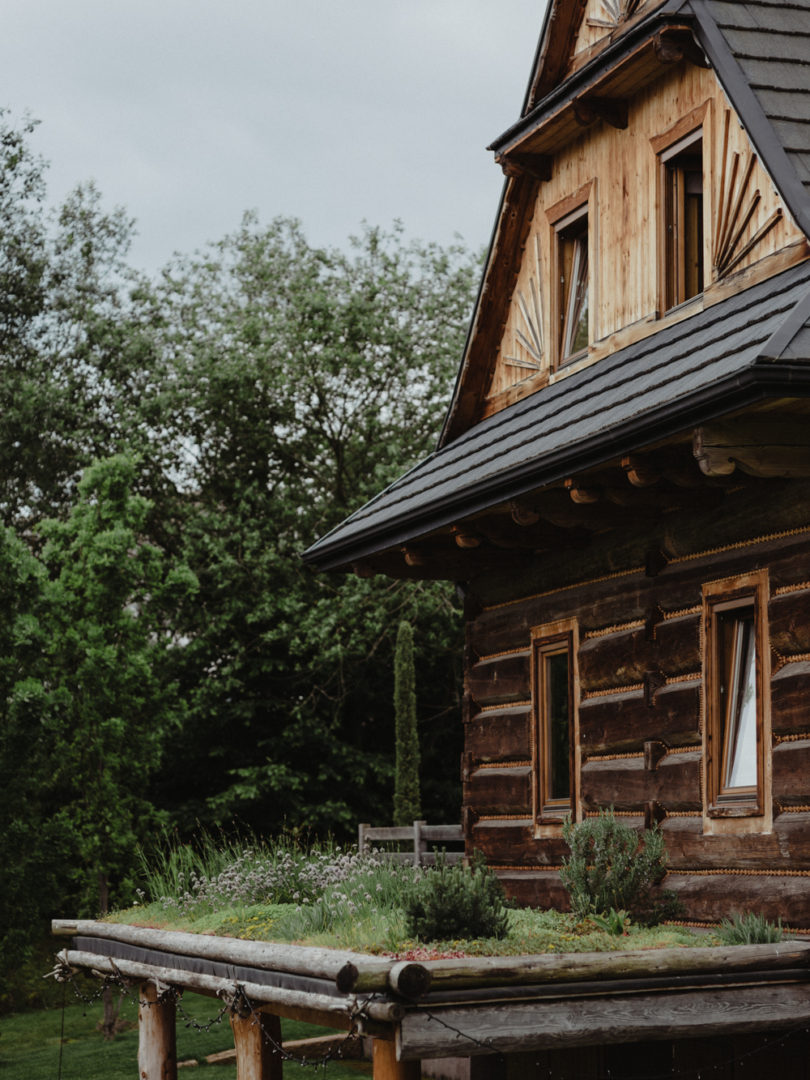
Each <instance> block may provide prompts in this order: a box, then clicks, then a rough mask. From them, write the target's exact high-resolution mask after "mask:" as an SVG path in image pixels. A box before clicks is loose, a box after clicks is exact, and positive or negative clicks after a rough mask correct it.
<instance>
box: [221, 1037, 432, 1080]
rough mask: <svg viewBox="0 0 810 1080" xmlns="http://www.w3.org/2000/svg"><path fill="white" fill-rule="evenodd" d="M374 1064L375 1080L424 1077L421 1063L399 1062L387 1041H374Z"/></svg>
mask: <svg viewBox="0 0 810 1080" xmlns="http://www.w3.org/2000/svg"><path fill="white" fill-rule="evenodd" d="M373 1063H374V1073H373V1076H374V1080H419V1077H420V1076H421V1075H422V1063H421V1061H419V1060H416V1061H397V1049H396V1046H395V1045H394V1043H393V1042H386V1041H385V1039H375V1040H374V1043H373ZM239 1080H242V1078H241V1076H240V1077H239Z"/></svg>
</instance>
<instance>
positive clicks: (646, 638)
mask: <svg viewBox="0 0 810 1080" xmlns="http://www.w3.org/2000/svg"><path fill="white" fill-rule="evenodd" d="M774 532H776V528H774ZM719 546H720V547H721V550H714V551H707V552H705V553H702V552H701V551H700V550H699V548H698V549H697V550H696V554H695V556H694V557H691V556H690V557H677V558H673V559H670V561H669V562H668V563H666V565H664V566H663V569H660V570H659V572H658V573H656V574H655V575H654V576H647V574H646V573H645V570H644V566H643V565H642V563H641V562H639V563H638V564H636V565H633V564H630V565H629V566H628V567H627V571H628V572H626V573H625V572H623V569H622V567H621V566H616V565H615V563H614V566H613V567H612V568H611V570H610V574H604V575H603V576H602V579H601V580H599V579H593V580H581V581H580V582H577V581H576V580H574V581H571V580H567V581H565V582H564V583H563V584H561V586H560V587H559V588H556V589H555V588H553V587H549V588H546V589H544V590H543V592H542V593H539V592H538V593H537V594H535V595H531V596H525V595H521V587H523V588H525V586H522V583H523V581H524V580H525V578H524V577H523V576H521V578H520V581H516V582H515V591H514V594H513V595H512V596H507V597H506V599H504V598H503V588H504V586H503V582H502V581H501V583H500V584H499V585H498V589H500V590H501V591H502V595H501V598H500V599H499V601H498V602H493V603H489V604H488V603H486V599H487V597H486V590H487V586H486V582H485V581H484V582H477V583H476V587H477V588H478V589H479V594H480V596H481V597H482V600H481V602H479V604H478V605H477V607H478V610H477V611H476V612H475V614H474V617H473V618H471V619H470V620H469V621H468V639H467V640H468V661H469V662H468V667H467V673H466V687H465V690H466V700H467V709H466V724H465V730H466V741H465V748H466V754H465V762H466V764H465V778H466V783H465V785H464V790H465V796H464V799H465V821H466V822H467V828H468V842H469V846H470V848H477V849H479V850H481V851H482V852H483V853H484V854H485V855H486V857H487V859H488V861H489V862H490V863H491V864H492V865H494V866H495V867H496V868H499V873H500V875H501V876H502V878H503V880H504V883H505V884H506V885H507V888H508V890H509V891H510V893H511V894H512V895H514V896H515V897H516V898H517V899H518V900H520V901H522V902H526V903H533V904H540V905H545V906H548V905H556V906H563V907H564V906H566V903H567V899H566V896H565V893H564V890H562V889H561V886H560V882H559V877H558V873H557V868H558V867H559V865H560V862H561V860H562V859H563V858H564V856H565V854H566V851H567V848H566V845H565V844H564V842H563V840H562V838H561V836H560V834H559V829H555V828H554V827H553V826H552V827H547V826H544V827H542V828H536V827H535V823H534V821H533V818H532V790H533V783H534V766H533V765H532V757H533V752H534V750H533V743H534V733H533V727H534V722H535V721H534V717H533V711H532V705H531V695H532V687H531V632H532V629H533V628H537V627H540V626H542V625H544V624H546V623H551V622H554V621H556V620H559V619H570V618H572V617H573V618H576V619H577V622H578V627H579V634H580V647H579V651H578V655H577V664H578V670H579V677H580V698H579V732H580V743H579V749H580V753H581V772H580V784H581V789H580V795H581V803H582V807H583V810H584V811H585V812H586V813H595V812H597V811H598V810H599V809H600V808H605V807H610V806H613V807H614V809H615V810H616V811H617V812H620V813H622V814H623V815H624V816H625V818H626V820H627V821H628V822H629V823H631V824H633V825H634V826H636V827H638V828H639V829H641V828H643V825H644V820H645V811H646V812H647V814H648V815H649V813H650V812H651V808H654V811H655V816H656V817H661V818H663V828H664V832H665V835H666V840H667V846H668V852H669V860H670V873H669V875H668V879H667V885H668V887H674V888H676V889H677V890H678V892H679V893H680V894H681V895H682V898H683V899H684V901H685V903H686V905H687V911H688V914H689V915H690V916H691V917H693V918H696V919H701V920H709V921H713V920H716V919H717V918H719V917H721V915H723V914H728V913H729V911H731V910H757V911H763V913H765V914H767V915H768V917H773V918H776V917H781V918H782V919H783V921H784V922H785V923H787V924H789V925H793V926H797V927H800V926H808V927H810V532H805V533H789V534H788V535H785V536H782V537H780V536H773V537H772V538H766V539H764V540H761V541H760V542H757V543H752V544H745V543H739V542H737V543H735V544H734V545H733V546H732V545H729V547H728V548H727V549H726V550H722V545H719ZM763 567H767V569H768V573H769V582H770V601H769V606H768V625H769V633H770V644H771V650H772V679H771V711H772V727H773V746H772V749H771V760H772V768H773V799H774V825H773V831H772V832H769V833H755V832H754V833H751V832H749V833H744V830H740V832H734V831H731V830H730V831H729V833H728V835H725V834H724V835H704V829H703V817H702V807H703V803H702V788H701V772H702V749H701V729H700V725H701V693H702V685H701V681H702V674H701V669H702V657H701V645H700V626H701V606H702V586H703V585H704V583H706V582H710V581H717V580H720V579H723V578H726V577H731V576H733V575H735V574H740V573H748V572H750V571H752V570H755V569H759V568H763ZM656 569H657V568H656ZM650 740H652V741H653V747H652V751H649V749H648V757H647V758H646V759H645V755H644V749H645V743H648V742H650ZM650 753H652V756H649V755H650ZM543 868H546V869H543ZM722 871H725V873H723V872H722Z"/></svg>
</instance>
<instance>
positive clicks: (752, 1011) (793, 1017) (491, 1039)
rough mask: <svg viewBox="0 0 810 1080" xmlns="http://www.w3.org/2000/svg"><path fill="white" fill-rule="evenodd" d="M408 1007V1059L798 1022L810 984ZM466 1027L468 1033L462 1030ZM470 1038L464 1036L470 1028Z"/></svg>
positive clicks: (808, 1005) (809, 1007)
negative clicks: (427, 1010)
mask: <svg viewBox="0 0 810 1080" xmlns="http://www.w3.org/2000/svg"><path fill="white" fill-rule="evenodd" d="M436 1016H437V1017H439V1018H440V1019H441V1023H437V1022H436V1020H435V1019H433V1017H432V1016H431V1015H427V1014H424V1013H419V1012H416V1013H409V1014H408V1015H407V1016H406V1017H405V1018H404V1019H403V1021H402V1025H401V1027H400V1032H399V1035H398V1045H399V1054H400V1057H402V1058H403V1059H412V1058H413V1059H416V1058H425V1057H440V1056H455V1055H457V1054H458V1053H459V1051H460V1050H461V1049H462V1048H463V1052H464V1054H465V1055H467V1054H469V1055H475V1054H482V1053H493V1052H500V1053H506V1054H510V1053H519V1052H521V1051H527V1050H535V1049H543V1048H559V1047H565V1046H586V1045H596V1044H604V1043H625V1042H627V1043H629V1042H643V1041H646V1040H650V1039H686V1038H701V1037H709V1036H717V1035H721V1034H730V1033H737V1032H741V1033H747V1032H753V1031H768V1030H773V1029H775V1028H779V1027H780V1026H781V1027H793V1026H795V1025H796V1024H797V1023H799V1022H802V1021H808V1020H810V994H808V992H807V986H806V985H804V984H799V985H793V986H790V985H788V986H768V985H761V986H746V987H734V988H728V989H727V988H724V989H722V990H700V991H693V992H691V993H675V994H666V993H658V994H631V995H627V996H622V997H612V996H611V997H605V998H599V999H597V1000H590V999H585V1000H575V1001H560V1002H549V1001H542V1002H533V1003H517V1002H506V1003H504V1004H501V1005H497V1004H493V1005H490V1006H478V1007H476V1008H475V1010H474V1011H473V1010H472V1009H465V1008H464V1007H456V1008H446V1009H441V1010H436ZM459 1032H461V1035H460V1034H459ZM465 1033H466V1035H467V1036H468V1038H467V1039H466V1040H465V1039H464V1034H465Z"/></svg>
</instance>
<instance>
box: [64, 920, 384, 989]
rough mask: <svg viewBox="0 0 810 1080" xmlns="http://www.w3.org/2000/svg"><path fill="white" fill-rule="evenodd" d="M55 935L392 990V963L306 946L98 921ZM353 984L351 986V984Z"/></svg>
mask: <svg viewBox="0 0 810 1080" xmlns="http://www.w3.org/2000/svg"><path fill="white" fill-rule="evenodd" d="M51 932H52V933H53V934H55V935H56V936H58V937H74V936H76V935H81V936H83V937H96V938H102V939H104V940H106V941H121V942H124V943H125V944H128V945H136V946H141V947H143V948H147V949H160V950H161V951H163V952H168V953H176V954H177V955H180V956H190V957H203V958H205V959H206V960H214V961H221V962H223V963H229V964H244V965H247V966H249V967H255V968H263V969H265V970H268V971H285V972H289V973H290V974H292V975H305V976H309V977H310V978H316V979H327V980H330V981H333V982H334V983H335V985H336V986H337V987H338V989H340V990H341V991H342V992H344V993H346V992H348V991H349V990H354V989H358V988H359V990H360V991H361V992H363V991H366V990H373V989H376V990H384V989H385V988H386V987H387V985H388V972H389V971H390V969H391V963H392V962H391V961H390V960H385V959H377V958H375V957H361V956H359V955H358V954H357V953H352V952H349V951H348V950H345V949H344V950H341V949H319V948H317V947H314V946H313V947H310V946H307V945H286V944H279V943H273V942H266V941H239V940H237V939H236V938H223V937H212V936H208V935H204V934H188V933H185V932H183V931H178V930H158V929H154V928H152V927H145V926H126V925H124V924H121V923H108V922H100V921H98V920H96V919H54V920H53V921H52V923H51ZM358 962H361V963H362V964H363V973H362V977H361V975H360V973H359V971H358V972H357V974H356V975H352V972H351V971H350V970H348V968H356V967H357V963H358ZM352 980H353V981H352Z"/></svg>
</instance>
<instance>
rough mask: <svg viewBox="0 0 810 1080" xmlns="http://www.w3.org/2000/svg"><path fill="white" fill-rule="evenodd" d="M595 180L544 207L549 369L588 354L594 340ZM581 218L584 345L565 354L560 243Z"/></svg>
mask: <svg viewBox="0 0 810 1080" xmlns="http://www.w3.org/2000/svg"><path fill="white" fill-rule="evenodd" d="M595 190H596V184H595V181H593V180H590V181H588V183H586V184H583V185H582V187H580V188H578V189H577V190H576V191H575V192H573V193H572V194H571V195H567V196H566V197H565V198H564V199H561V200H560V201H559V202H557V203H555V204H554V205H553V206H551V207H549V208H548V209H547V210H546V217H547V219H548V222H549V225H550V226H551V262H552V271H551V286H552V287H551V311H552V313H553V320H554V333H553V334H552V351H551V370H552V371H556V370H558V369H559V368H562V367H567V366H568V365H569V364H573V363H574V362H575V361H577V360H581V359H582V358H583V357H585V356H587V355H588V352H589V351H590V348H591V345H592V344H593V342H594V340H595V339H596V331H595V313H596V303H595V300H596V296H595V292H596V289H595V282H596V274H595V272H594V271H595V265H596V254H597V244H596V228H595V224H596V222H595V210H596V208H595ZM583 219H585V220H586V222H587V231H586V236H587V253H588V254H587V282H588V344H587V345H586V346H585V347H584V348H582V349H578V350H577V351H576V352H575V353H570V354H565V352H564V342H563V336H564V334H565V327H566V319H565V307H566V306H567V300H568V297H567V296H566V292H567V290H566V289H565V288H563V286H562V283H561V277H562V266H561V263H562V259H561V255H560V252H561V246H562V243H563V241H564V234H565V232H566V231H567V230H569V229H570V228H571V227H572V226H576V224H577V223H578V222H580V221H582V220H583Z"/></svg>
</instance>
